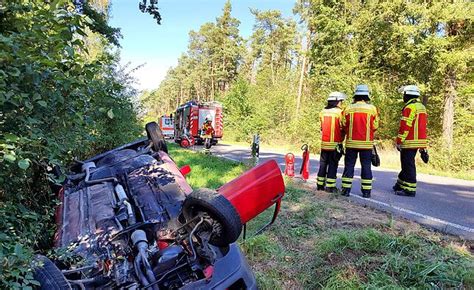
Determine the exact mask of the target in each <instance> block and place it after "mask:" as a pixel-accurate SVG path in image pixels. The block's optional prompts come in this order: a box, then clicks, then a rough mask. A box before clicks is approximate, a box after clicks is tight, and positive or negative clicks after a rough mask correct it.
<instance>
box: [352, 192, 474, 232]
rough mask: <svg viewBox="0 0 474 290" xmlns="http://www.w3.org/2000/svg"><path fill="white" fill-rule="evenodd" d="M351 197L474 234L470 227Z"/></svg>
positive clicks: (370, 200) (376, 201) (371, 200)
mask: <svg viewBox="0 0 474 290" xmlns="http://www.w3.org/2000/svg"><path fill="white" fill-rule="evenodd" d="M351 196H353V197H355V198H358V199H361V200H364V201H368V202H372V203H376V204H378V205H382V206H385V207H388V208H393V209H395V210H397V211H401V212H404V213H408V214H411V215H414V216H417V217H421V218H424V219H426V220H429V221H432V222H436V223H440V224H443V225H446V226H450V227H453V228H456V229H458V230H462V231H466V232H469V233H474V229H473V228H470V227H466V226H463V225H459V224H455V223H452V222H448V221H445V220H442V219H439V218H435V217H432V216H429V215H425V214H422V213H419V212H416V211H412V210H409V209H405V208H402V207H399V206H394V205H390V204H388V203H385V202H382V201H378V200H375V199H371V198H363V197H362V196H359V195H355V194H351Z"/></svg>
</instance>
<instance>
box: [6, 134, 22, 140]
mask: <svg viewBox="0 0 474 290" xmlns="http://www.w3.org/2000/svg"><path fill="white" fill-rule="evenodd" d="M5 139H6V140H7V141H10V142H16V141H18V139H20V138H19V137H18V136H16V135H14V134H11V133H6V134H5Z"/></svg>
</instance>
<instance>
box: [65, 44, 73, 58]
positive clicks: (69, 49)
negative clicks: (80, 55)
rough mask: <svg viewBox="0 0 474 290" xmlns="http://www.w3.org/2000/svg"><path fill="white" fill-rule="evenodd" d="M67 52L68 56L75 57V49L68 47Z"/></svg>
mask: <svg viewBox="0 0 474 290" xmlns="http://www.w3.org/2000/svg"><path fill="white" fill-rule="evenodd" d="M65 49H66V52H67V54H68V55H69V56H70V57H74V48H72V47H70V46H66V48H65Z"/></svg>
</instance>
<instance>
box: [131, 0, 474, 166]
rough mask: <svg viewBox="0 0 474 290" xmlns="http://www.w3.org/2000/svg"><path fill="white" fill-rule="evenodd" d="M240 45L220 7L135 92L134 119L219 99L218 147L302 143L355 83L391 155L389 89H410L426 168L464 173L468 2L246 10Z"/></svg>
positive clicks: (472, 133) (394, 113) (470, 49)
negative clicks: (249, 28) (249, 19)
mask: <svg viewBox="0 0 474 290" xmlns="http://www.w3.org/2000/svg"><path fill="white" fill-rule="evenodd" d="M251 12H252V14H253V15H254V18H255V24H254V28H253V33H252V35H251V36H250V37H249V38H248V39H244V38H243V37H241V36H240V34H239V24H240V21H239V20H238V19H236V18H234V17H232V7H231V4H230V2H227V3H226V4H225V6H224V7H223V11H222V14H221V15H220V16H219V17H217V18H216V20H215V21H214V22H209V23H205V24H203V25H202V26H201V27H200V29H199V30H198V31H191V32H190V33H189V45H188V50H187V52H186V53H184V54H183V55H182V56H181V57H180V58H179V61H178V65H177V66H176V67H173V68H171V69H170V70H169V71H168V74H167V76H166V78H165V79H164V80H163V81H162V82H161V84H160V85H159V87H158V89H156V90H152V91H146V92H144V93H143V94H142V95H141V96H140V100H141V103H142V105H143V108H145V120H146V121H149V120H157V119H158V118H159V117H160V116H161V115H165V114H170V113H172V112H173V111H174V110H175V109H176V108H177V106H179V105H180V104H183V103H184V102H187V101H190V100H196V101H220V102H222V103H223V104H224V107H225V110H224V113H225V118H224V120H225V121H224V122H225V137H224V138H225V140H228V141H229V140H230V141H245V142H249V141H250V140H251V137H252V135H253V134H256V133H259V134H260V135H261V137H262V141H263V142H264V143H267V144H303V143H308V144H310V147H311V148H312V151H313V152H319V143H320V123H319V118H318V114H319V112H320V111H321V110H322V109H323V107H324V106H325V103H326V98H327V96H328V94H329V93H330V92H331V91H341V92H344V93H345V94H347V95H348V96H349V98H348V100H347V101H346V104H345V105H347V103H349V102H350V101H351V98H352V93H353V90H354V87H355V85H356V84H359V83H366V84H368V85H369V87H370V89H371V101H372V103H373V104H374V105H375V106H377V108H378V109H379V112H380V124H381V125H380V129H379V131H378V133H377V135H376V139H377V142H378V144H379V147H381V148H382V149H389V150H394V142H393V140H394V139H395V137H396V135H397V130H398V124H399V118H400V114H401V109H402V107H403V101H402V94H401V93H400V92H399V89H400V87H402V86H403V85H408V84H416V85H418V86H419V87H420V88H421V92H422V96H421V99H422V102H423V103H424V104H425V105H426V106H427V109H428V114H429V139H430V141H429V143H430V154H431V156H432V158H431V164H430V166H431V167H432V168H435V169H438V170H443V171H454V172H462V171H470V172H472V170H473V169H474V155H473V154H471V152H472V151H473V149H474V147H473V145H472V144H473V143H474V130H473V129H474V118H473V113H474V82H473V78H474V70H473V60H474V30H473V27H474V26H473V20H474V4H473V3H472V2H469V1H451V2H449V3H448V2H446V1H429V2H427V1H403V0H397V1H390V2H386V1H304V0H300V1H296V4H295V7H294V17H291V18H285V17H283V16H282V14H281V13H280V12H279V11H277V10H267V11H258V10H251Z"/></svg>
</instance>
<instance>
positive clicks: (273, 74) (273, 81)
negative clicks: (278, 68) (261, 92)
mask: <svg viewBox="0 0 474 290" xmlns="http://www.w3.org/2000/svg"><path fill="white" fill-rule="evenodd" d="M273 55H274V54H273V52H272V56H271V59H270V68H271V70H272V85H274V84H275V70H274V67H273Z"/></svg>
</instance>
